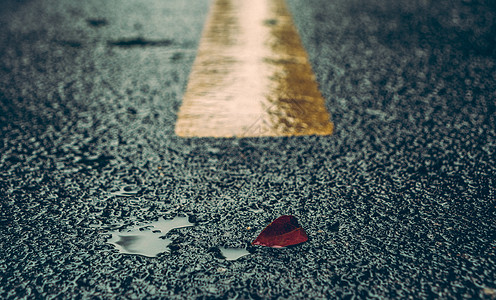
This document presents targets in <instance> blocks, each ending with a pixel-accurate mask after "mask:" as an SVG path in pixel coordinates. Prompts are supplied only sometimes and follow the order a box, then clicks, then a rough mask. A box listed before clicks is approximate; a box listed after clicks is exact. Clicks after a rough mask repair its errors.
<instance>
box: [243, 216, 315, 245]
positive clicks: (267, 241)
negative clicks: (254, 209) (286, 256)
mask: <svg viewBox="0 0 496 300" xmlns="http://www.w3.org/2000/svg"><path fill="white" fill-rule="evenodd" d="M306 241H308V236H307V234H306V232H305V230H303V228H301V226H300V224H298V220H296V218H295V217H294V216H281V217H279V218H277V219H275V220H274V221H273V222H272V223H270V224H269V225H268V226H267V227H265V229H264V230H262V232H261V233H260V235H259V236H258V237H257V238H256V239H255V240H254V241H253V242H252V243H251V244H252V245H259V246H266V247H272V248H282V247H287V246H292V245H297V244H301V243H304V242H306Z"/></svg>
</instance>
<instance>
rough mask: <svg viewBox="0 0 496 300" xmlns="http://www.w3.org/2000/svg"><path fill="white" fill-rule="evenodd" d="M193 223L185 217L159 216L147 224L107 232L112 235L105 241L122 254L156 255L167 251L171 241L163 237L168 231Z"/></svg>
mask: <svg viewBox="0 0 496 300" xmlns="http://www.w3.org/2000/svg"><path fill="white" fill-rule="evenodd" d="M193 225H194V224H193V223H190V222H189V221H188V218H187V217H176V218H174V219H172V220H165V219H164V218H159V219H158V221H154V222H151V223H148V224H144V225H140V226H133V227H130V228H127V229H125V230H122V231H110V232H107V234H111V235H112V237H111V238H110V239H109V240H108V241H107V243H109V244H111V245H114V247H115V248H116V249H117V250H119V252H120V253H122V254H136V255H143V256H147V257H156V256H157V255H158V254H160V253H163V252H168V251H169V249H168V248H167V246H168V245H169V244H170V243H171V242H172V241H171V240H169V239H166V238H164V236H165V235H166V234H167V233H168V232H169V231H171V230H172V229H176V228H183V227H189V226H193Z"/></svg>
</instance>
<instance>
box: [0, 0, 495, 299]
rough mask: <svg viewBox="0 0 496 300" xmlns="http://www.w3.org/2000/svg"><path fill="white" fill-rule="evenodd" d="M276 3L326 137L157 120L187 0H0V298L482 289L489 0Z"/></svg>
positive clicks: (491, 127)
mask: <svg viewBox="0 0 496 300" xmlns="http://www.w3.org/2000/svg"><path fill="white" fill-rule="evenodd" d="M289 4H290V8H291V10H292V12H293V14H294V19H295V23H296V25H297V27H298V29H299V32H300V35H301V37H302V40H303V44H304V46H305V47H306V49H307V51H308V53H309V56H310V61H311V63H312V66H313V69H314V71H315V73H316V77H317V81H318V82H319V85H320V89H321V92H322V94H323V95H324V98H325V99H326V106H327V109H328V110H329V112H330V114H331V116H332V120H333V122H334V125H335V133H334V134H333V135H332V136H321V137H316V136H309V137H292V138H286V137H285V138H243V139H236V138H228V139H214V138H180V137H177V136H175V135H174V124H175V120H176V113H177V112H178V109H179V106H180V104H181V99H182V94H183V92H184V90H185V87H186V84H187V79H188V74H189V71H190V68H191V66H192V63H193V60H194V58H195V54H196V52H195V51H196V49H197V46H198V41H199V37H200V35H201V30H202V26H203V23H204V20H205V17H206V14H207V12H208V8H209V2H208V1H193V0H184V1H138V0H130V1H112V0H109V1H96V0H89V1H84V2H82V1H81V2H79V1H62V0H31V1H13V0H10V1H4V2H2V6H1V8H0V28H1V30H0V130H1V131H0V205H1V209H0V298H2V299H13V298H20V297H27V298H52V297H61V298H79V297H83V298H89V297H96V298H143V297H148V298H171V299H174V298H177V299H179V298H209V297H212V298H220V297H222V298H228V297H230V298H236V297H238V298H240V299H249V298H253V299H259V298H277V297H282V298H293V299H299V298H352V297H353V296H356V297H359V298H366V297H370V298H372V297H381V298H407V297H408V298H433V297H439V298H451V297H453V298H473V297H475V298H486V299H494V298H496V275H495V274H496V256H495V253H496V241H495V238H496V222H495V220H496V218H495V217H496V197H495V192H496V182H495V181H496V164H495V150H496V130H495V129H496V128H495V127H496V125H495V124H496V119H495V117H496V112H495V106H496V101H495V99H496V97H495V96H496V61H495V58H496V5H495V4H494V2H493V1H489V0H464V1H461V0H460V1H447V0H440V1H428V0H425V1H393V0H385V1H379V0H371V1H363V0H336V1H328V0H309V1H303V0H289ZM286 214H292V215H295V216H296V217H297V218H298V220H299V222H300V224H301V225H302V226H303V227H304V229H305V230H306V231H307V234H308V236H309V241H308V242H306V243H304V244H301V245H298V246H294V247H290V248H285V249H272V248H264V247H259V246H256V247H254V246H250V245H249V244H250V242H251V241H253V239H255V237H256V236H257V235H258V233H259V232H260V231H261V230H262V229H263V228H264V227H265V226H266V225H267V224H268V223H269V222H270V221H272V220H273V219H275V218H276V217H278V216H280V215H286ZM181 216H187V217H188V218H189V222H191V223H194V224H195V225H194V226H189V227H185V228H180V229H173V230H171V231H170V232H168V233H167V235H166V237H167V239H168V240H170V241H171V242H170V244H169V245H168V246H167V248H168V249H167V253H163V254H159V255H158V256H157V257H146V256H141V255H126V254H122V253H120V252H119V251H118V250H117V249H116V248H115V247H114V246H112V245H111V244H109V243H108V241H109V239H110V235H109V234H108V232H109V231H111V230H118V229H121V230H126V228H130V226H133V225H139V224H147V223H150V222H159V221H160V220H161V219H160V218H164V217H165V218H166V219H171V218H174V217H181ZM157 220H158V221H157ZM160 222H163V221H160ZM226 247H227V248H247V250H248V251H249V252H250V254H249V255H245V256H242V257H240V258H238V259H236V260H225V259H223V258H222V256H221V252H220V251H221V250H222V249H224V248H226Z"/></svg>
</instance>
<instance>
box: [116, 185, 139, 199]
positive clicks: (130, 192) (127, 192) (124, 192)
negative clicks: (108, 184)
mask: <svg viewBox="0 0 496 300" xmlns="http://www.w3.org/2000/svg"><path fill="white" fill-rule="evenodd" d="M138 192H139V189H133V188H132V187H130V186H124V187H121V188H120V190H118V191H115V192H112V193H110V194H111V195H113V196H118V197H131V196H134V195H136V194H137V193H138Z"/></svg>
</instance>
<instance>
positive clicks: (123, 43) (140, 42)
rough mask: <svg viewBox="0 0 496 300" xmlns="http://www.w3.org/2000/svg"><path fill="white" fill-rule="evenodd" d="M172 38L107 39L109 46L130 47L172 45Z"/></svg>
mask: <svg viewBox="0 0 496 300" xmlns="http://www.w3.org/2000/svg"><path fill="white" fill-rule="evenodd" d="M172 43H173V41H172V40H168V39H165V40H146V39H144V38H142V37H137V38H133V39H122V40H116V41H108V44H109V46H115V47H122V48H131V47H146V46H152V47H167V46H170V45H172Z"/></svg>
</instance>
